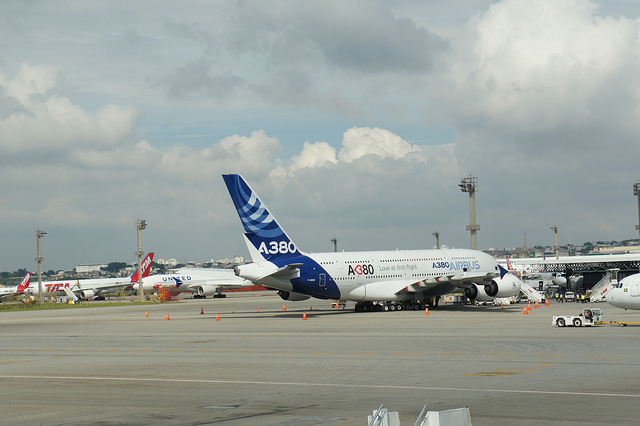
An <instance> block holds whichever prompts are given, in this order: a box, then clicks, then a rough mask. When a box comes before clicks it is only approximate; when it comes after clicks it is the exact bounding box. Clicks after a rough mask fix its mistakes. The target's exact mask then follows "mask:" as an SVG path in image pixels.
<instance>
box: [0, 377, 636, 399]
mask: <svg viewBox="0 0 640 426" xmlns="http://www.w3.org/2000/svg"><path fill="white" fill-rule="evenodd" d="M0 379H27V380H84V381H87V380H92V381H120V382H153V383H201V384H207V383H209V384H228V385H251V386H256V385H264V386H301V387H314V386H315V387H335V388H352V389H404V390H422V391H425V390H427V391H429V390H430V391H451V392H484V393H520V394H532V395H565V396H567V395H571V396H593V397H618V398H640V393H636V394H633V393H610V392H572V391H551V390H523V389H485V388H452V387H451V388H447V387H437V386H408V385H379V384H348V383H302V382H267V381H250V380H210V379H161V378H142V377H99V376H19V375H15V376H10V375H2V376H0Z"/></svg>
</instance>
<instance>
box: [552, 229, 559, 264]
mask: <svg viewBox="0 0 640 426" xmlns="http://www.w3.org/2000/svg"><path fill="white" fill-rule="evenodd" d="M551 230H552V231H553V232H554V233H555V234H556V245H555V249H556V260H557V259H560V247H559V246H558V225H554V226H552V227H551Z"/></svg>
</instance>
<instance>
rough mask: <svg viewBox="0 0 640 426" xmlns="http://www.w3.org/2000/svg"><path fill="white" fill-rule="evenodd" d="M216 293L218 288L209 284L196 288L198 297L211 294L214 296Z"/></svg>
mask: <svg viewBox="0 0 640 426" xmlns="http://www.w3.org/2000/svg"><path fill="white" fill-rule="evenodd" d="M217 292H218V286H216V285H211V284H203V285H201V286H199V287H198V295H199V296H211V295H212V294H216V293H217Z"/></svg>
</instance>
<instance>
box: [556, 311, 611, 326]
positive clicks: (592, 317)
mask: <svg viewBox="0 0 640 426" xmlns="http://www.w3.org/2000/svg"><path fill="white" fill-rule="evenodd" d="M551 323H552V324H554V325H557V326H558V327H565V326H567V325H573V326H574V327H582V326H585V327H589V326H592V325H600V324H602V311H601V310H600V308H585V309H584V310H583V311H582V313H581V314H580V315H554V316H553V320H552V322H551Z"/></svg>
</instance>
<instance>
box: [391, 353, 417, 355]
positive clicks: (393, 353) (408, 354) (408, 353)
mask: <svg viewBox="0 0 640 426" xmlns="http://www.w3.org/2000/svg"><path fill="white" fill-rule="evenodd" d="M391 355H414V356H422V355H424V354H412V353H392V354H391Z"/></svg>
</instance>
